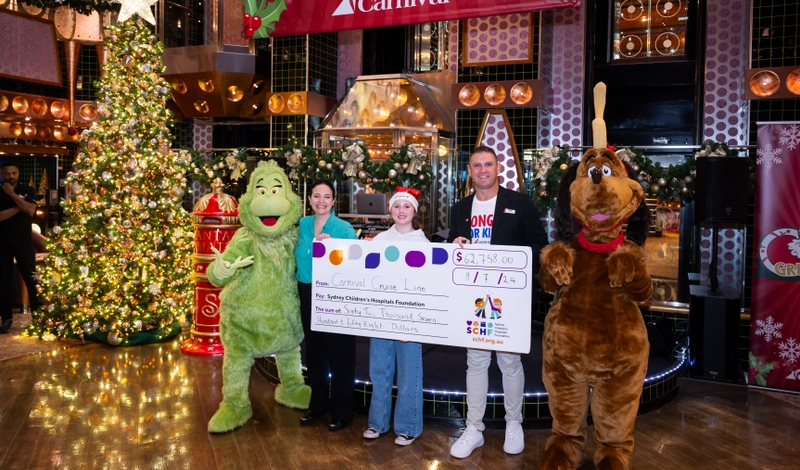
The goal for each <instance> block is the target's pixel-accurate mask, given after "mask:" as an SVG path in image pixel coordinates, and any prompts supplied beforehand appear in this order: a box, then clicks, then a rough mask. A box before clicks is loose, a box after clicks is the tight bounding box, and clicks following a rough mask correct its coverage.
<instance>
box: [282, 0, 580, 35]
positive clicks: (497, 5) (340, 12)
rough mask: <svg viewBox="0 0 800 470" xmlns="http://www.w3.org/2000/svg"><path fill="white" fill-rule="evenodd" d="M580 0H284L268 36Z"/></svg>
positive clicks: (540, 7) (534, 7)
mask: <svg viewBox="0 0 800 470" xmlns="http://www.w3.org/2000/svg"><path fill="white" fill-rule="evenodd" d="M579 5H580V0H286V10H285V11H284V12H282V13H281V15H280V19H279V20H278V22H277V23H276V24H275V31H274V32H273V33H270V36H293V35H297V34H313V33H327V32H331V31H347V30H353V29H368V28H383V27H386V26H400V25H407V24H418V23H433V22H436V21H448V20H460V19H464V18H478V17H483V16H497V15H506V14H511V13H523V12H529V11H539V10H554V9H556V8H573V7H577V6H579Z"/></svg>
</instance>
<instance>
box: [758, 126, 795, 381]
mask: <svg viewBox="0 0 800 470" xmlns="http://www.w3.org/2000/svg"><path fill="white" fill-rule="evenodd" d="M757 163H758V170H757V171H756V208H755V234H754V238H753V251H754V252H753V296H752V304H751V309H750V310H751V315H750V321H751V329H750V355H749V359H750V380H749V382H750V383H751V384H754V385H760V386H762V387H772V388H782V389H787V390H798V391H800V197H798V193H800V123H763V124H759V125H758V160H757Z"/></svg>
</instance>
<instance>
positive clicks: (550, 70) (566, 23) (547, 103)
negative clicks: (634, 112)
mask: <svg viewBox="0 0 800 470" xmlns="http://www.w3.org/2000/svg"><path fill="white" fill-rule="evenodd" d="M585 20H586V6H585V5H581V7H580V8H568V9H563V10H555V11H547V12H543V13H542V31H541V42H542V52H541V57H540V58H539V73H540V76H541V79H542V80H543V82H544V83H543V85H544V87H543V90H542V107H541V110H540V112H539V116H538V128H539V147H541V148H545V147H552V146H554V145H559V146H564V145H572V146H578V145H582V144H583V94H584V75H585V68H584V65H583V60H584V48H585V45H586V38H585V34H584V28H585Z"/></svg>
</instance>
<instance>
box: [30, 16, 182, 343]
mask: <svg viewBox="0 0 800 470" xmlns="http://www.w3.org/2000/svg"><path fill="white" fill-rule="evenodd" d="M135 18H136V17H134V19H129V20H127V21H125V22H123V23H119V24H117V25H114V26H110V27H109V28H108V30H107V32H106V46H107V47H108V50H109V54H108V57H109V61H108V63H106V65H105V66H104V70H105V74H104V75H103V77H102V78H101V79H100V81H99V90H98V97H97V111H98V114H99V116H100V118H99V120H98V121H97V122H96V123H95V124H94V125H93V126H92V128H91V129H89V130H87V131H84V134H83V137H82V139H81V147H80V148H79V150H78V154H77V156H76V159H75V167H74V171H73V172H70V173H69V174H68V175H67V185H68V188H69V190H70V194H69V197H68V199H67V200H62V201H61V205H62V207H63V208H64V215H65V219H64V221H63V223H62V224H61V225H60V226H57V227H54V228H53V230H52V233H51V239H50V242H49V249H50V255H49V256H48V258H47V261H46V263H45V265H44V266H43V267H41V268H40V269H39V272H40V277H41V284H40V285H41V291H42V293H41V294H40V295H41V300H42V304H43V305H42V308H40V309H39V310H38V311H37V312H35V313H34V317H33V322H32V323H31V325H30V326H29V327H28V329H27V330H26V333H27V334H29V335H35V336H39V337H40V338H43V339H54V338H55V337H58V338H62V337H66V336H75V335H77V336H80V337H81V338H84V337H89V338H91V339H95V340H99V341H105V342H108V343H109V344H112V345H117V344H123V345H128V344H139V343H143V342H152V341H158V340H161V339H164V338H167V337H169V336H171V335H173V334H176V333H177V332H178V331H179V329H180V327H179V323H180V321H182V320H183V319H185V318H186V317H187V316H188V314H189V313H190V311H191V304H192V295H193V291H192V280H191V277H190V276H191V271H192V270H191V254H192V242H193V232H192V227H191V223H190V217H189V214H188V213H187V212H186V211H184V209H183V208H182V207H181V202H182V199H183V194H184V191H185V185H186V179H185V174H186V172H187V171H188V169H189V167H190V164H191V155H189V154H188V153H187V152H185V151H184V152H179V153H175V152H172V151H171V150H170V144H171V141H172V137H171V135H170V132H169V128H168V127H167V126H169V125H170V122H171V119H172V117H171V113H170V112H169V111H168V110H167V109H166V108H165V104H166V101H167V98H168V97H169V93H170V87H169V85H167V83H166V82H165V81H164V80H163V79H162V78H160V76H159V74H160V73H163V71H164V67H163V64H162V55H163V51H164V46H163V45H162V44H161V43H159V42H158V41H157V40H156V37H155V36H154V35H153V33H152V32H151V30H150V29H149V28H148V26H147V25H146V24H144V23H142V22H141V21H139V20H137V19H135Z"/></svg>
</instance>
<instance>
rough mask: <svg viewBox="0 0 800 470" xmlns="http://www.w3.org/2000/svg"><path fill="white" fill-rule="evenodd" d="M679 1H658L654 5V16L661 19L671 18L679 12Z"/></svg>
mask: <svg viewBox="0 0 800 470" xmlns="http://www.w3.org/2000/svg"><path fill="white" fill-rule="evenodd" d="M682 6H683V5H681V0H659V1H658V3H656V8H655V10H656V14H657V15H658V16H660V17H662V18H672V17H673V16H675V15H677V14H678V13H679V12H680V11H681V7H682Z"/></svg>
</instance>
